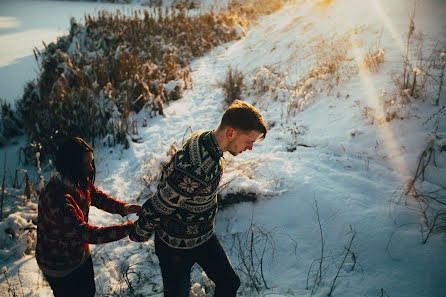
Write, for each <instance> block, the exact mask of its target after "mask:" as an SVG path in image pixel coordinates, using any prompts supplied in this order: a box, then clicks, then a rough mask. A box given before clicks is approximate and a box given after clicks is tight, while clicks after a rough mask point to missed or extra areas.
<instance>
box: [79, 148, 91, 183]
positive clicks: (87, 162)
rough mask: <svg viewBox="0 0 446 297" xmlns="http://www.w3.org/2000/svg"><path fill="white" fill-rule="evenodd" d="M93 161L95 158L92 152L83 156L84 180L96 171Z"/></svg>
mask: <svg viewBox="0 0 446 297" xmlns="http://www.w3.org/2000/svg"><path fill="white" fill-rule="evenodd" d="M93 160H94V157H93V153H92V152H88V153H84V155H83V156H82V165H81V168H82V175H83V177H84V178H88V177H89V176H90V173H92V172H93V171H94V167H93Z"/></svg>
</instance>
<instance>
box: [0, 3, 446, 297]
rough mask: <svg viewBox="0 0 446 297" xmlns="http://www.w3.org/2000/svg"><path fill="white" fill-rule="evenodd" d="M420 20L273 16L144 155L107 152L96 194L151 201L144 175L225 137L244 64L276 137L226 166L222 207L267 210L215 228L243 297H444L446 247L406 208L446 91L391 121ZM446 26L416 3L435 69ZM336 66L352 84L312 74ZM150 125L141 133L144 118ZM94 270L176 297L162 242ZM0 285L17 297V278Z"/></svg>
mask: <svg viewBox="0 0 446 297" xmlns="http://www.w3.org/2000/svg"><path fill="white" fill-rule="evenodd" d="M412 9H413V4H412V3H409V1H403V0H393V1H384V0H381V1H379V0H374V1H368V2H364V1H355V0H332V1H328V0H326V1H296V2H293V3H290V4H289V5H287V6H286V7H285V8H283V9H282V10H280V11H278V12H277V13H275V14H272V15H270V16H265V17H262V18H260V19H259V20H258V23H257V24H255V25H252V26H251V27H250V28H249V32H248V34H247V36H246V37H245V38H243V39H242V40H240V41H237V42H233V43H230V44H226V45H224V46H220V47H218V48H216V49H215V50H213V51H212V52H211V53H210V54H208V55H207V56H205V57H203V58H201V59H199V60H196V61H194V62H193V63H192V65H191V68H192V81H193V82H194V88H193V89H192V90H187V91H185V92H184V98H183V99H181V100H179V101H176V102H173V103H171V104H170V105H169V106H168V107H166V109H165V115H166V116H165V117H157V118H153V119H149V123H148V127H146V128H144V127H139V129H138V131H139V135H138V137H139V138H140V140H139V141H138V142H137V143H136V142H132V143H131V145H130V148H129V149H127V150H122V149H120V148H106V147H101V146H99V147H97V148H96V152H95V157H96V160H97V161H96V167H97V169H98V173H97V186H98V187H99V188H100V189H102V190H104V191H105V192H107V193H110V194H111V195H114V196H115V197H117V198H118V199H121V200H124V201H129V202H130V201H135V199H137V197H138V196H139V194H140V192H141V190H142V189H143V185H142V184H141V182H139V181H140V179H141V177H142V176H144V175H146V174H147V172H153V173H154V174H155V173H156V170H157V168H158V166H159V164H160V163H161V162H163V161H166V160H167V158H168V157H167V155H166V152H167V151H168V150H169V148H170V146H171V145H172V144H173V143H174V142H176V143H177V144H180V143H181V141H182V139H184V137H185V135H186V136H187V135H189V134H190V133H191V131H196V130H200V129H213V128H216V126H217V125H218V122H219V120H220V117H221V114H222V112H223V111H224V108H225V105H224V103H223V92H222V90H221V88H220V87H219V86H218V82H219V81H223V80H224V78H225V75H226V72H227V69H228V66H230V67H231V68H232V69H238V70H239V71H241V72H242V73H243V74H244V77H245V84H246V88H245V92H244V93H243V94H242V96H243V98H242V99H244V100H246V101H248V102H250V103H252V104H254V105H255V106H256V107H257V108H258V109H259V110H260V111H261V112H262V114H263V116H264V118H265V120H266V122H267V123H268V125H269V127H270V130H269V133H268V135H267V137H266V139H265V140H264V141H262V142H260V143H258V144H256V145H255V147H254V149H253V150H252V151H249V152H244V153H243V154H241V155H239V156H237V157H232V156H229V155H227V156H225V160H226V163H227V168H226V172H225V175H224V178H223V181H222V184H225V183H227V182H230V183H229V184H228V186H227V187H225V188H224V189H223V192H222V193H223V194H224V193H232V192H248V193H255V194H256V195H257V197H258V201H257V202H256V203H254V204H253V203H242V204H239V205H235V206H231V207H229V208H225V209H224V210H221V211H220V212H219V214H218V215H217V222H216V230H217V233H218V235H219V236H220V237H221V238H222V240H223V242H224V245H225V247H226V249H227V250H228V252H229V256H230V259H231V261H232V263H233V264H234V266H236V267H237V268H238V269H239V271H240V273H241V276H242V279H243V281H244V282H245V286H244V287H243V288H241V289H240V292H239V295H240V296H250V295H252V296H326V295H327V294H328V293H329V292H330V290H331V289H334V291H333V293H332V296H342V297H350V296H351V297H357V296H408V297H409V296H410V297H443V296H446V284H445V283H444V276H445V275H446V265H445V264H446V253H445V251H446V241H445V237H444V234H440V235H434V236H432V237H431V238H430V239H429V240H428V241H427V243H426V244H423V243H422V239H423V237H424V236H425V234H426V233H425V230H424V229H423V228H424V227H423V226H424V225H423V220H422V216H421V213H420V211H418V205H417V204H416V202H415V201H414V200H412V198H408V197H405V196H404V189H405V186H406V183H407V182H408V180H409V179H410V178H412V177H413V176H414V174H415V170H416V168H417V164H418V163H417V162H418V157H419V156H420V153H421V151H422V150H423V149H424V148H425V147H426V145H427V143H428V142H429V141H432V140H435V141H436V142H437V143H440V144H441V143H444V137H445V133H446V121H445V120H444V116H445V115H444V112H443V114H441V113H440V116H439V117H438V118H434V120H430V119H431V117H432V115H433V114H435V113H436V112H437V111H438V110H439V108H441V107H442V106H444V105H445V103H446V98H445V96H444V95H445V94H444V91H443V93H442V97H441V99H440V103H439V106H435V105H434V101H435V100H434V98H427V99H425V100H418V101H412V103H410V104H407V105H405V106H403V107H401V108H400V109H398V116H397V117H396V118H394V119H393V120H391V121H385V120H383V116H384V113H385V112H386V110H385V109H384V107H383V104H384V101H385V100H386V98H388V97H387V96H386V94H392V93H393V92H394V91H395V85H394V84H393V82H392V77H394V74H393V73H394V72H396V73H398V72H401V69H402V66H403V64H402V62H403V57H404V53H405V38H407V30H408V26H409V23H410V18H409V16H410V14H411V11H412ZM445 19H446V3H444V1H441V0H423V1H421V0H420V1H418V2H417V6H416V15H415V19H414V21H415V26H416V31H422V32H423V33H425V34H426V37H425V43H424V50H425V53H426V55H428V54H429V53H430V52H431V50H432V46H433V44H435V43H436V42H437V41H438V44H439V48H440V49H441V48H443V49H444V47H445V45H446V36H445V34H444V30H445V25H446V23H445ZM374 47H377V48H378V47H379V48H382V49H383V51H384V62H383V63H382V64H380V66H379V69H378V70H377V72H373V73H370V72H369V71H367V70H366V69H364V68H358V66H357V65H358V64H361V62H362V61H363V58H364V56H365V55H366V54H367V53H368V51H369V49H370V48H374ZM335 54H342V55H343V58H342V63H340V64H337V65H341V66H342V68H340V69H338V70H339V72H338V73H340V76H339V78H336V75H335V76H330V73H322V75H324V76H321V73H320V72H319V73H318V72H317V71H315V70H314V67H316V66H317V65H318V63H319V62H324V61H326V59H325V58H330V57H333V56H336V55H335ZM339 59H340V58H339ZM328 60H330V59H328ZM312 69H313V72H312ZM309 73H313V74H314V75H313V76H310V75H309ZM371 114H373V115H371ZM139 117H140V118H139V120H140V123H141V122H142V118H143V117H144V115H139ZM436 119H438V122H435V120H436ZM433 132H435V133H433ZM434 138H435V139H434ZM442 139H443V140H442ZM436 157H437V159H436V161H437V164H436V165H437V167H436V168H434V167H432V168H430V169H429V170H430V171H429V170H428V171H427V173H426V181H425V182H424V183H423V186H424V187H426V188H431V189H436V190H441V189H443V191H444V189H445V187H446V184H445V180H444V172H445V169H446V152H445V151H444V150H443V151H442V150H439V151H438V153H437V156H436ZM143 202H144V201H143V200H141V201H138V203H141V204H142V203H143ZM28 211H29V210H28ZM132 219H134V217H133V218H132ZM119 220H120V218H119V217H118V216H113V215H109V214H105V213H104V212H102V211H99V210H96V209H92V211H91V215H90V221H91V223H93V224H96V225H110V224H113V223H117V222H119ZM319 222H320V223H319ZM17 224H19V223H17ZM12 225H14V224H12ZM421 230H422V231H423V232H421ZM249 232H251V233H249ZM321 233H322V238H323V239H321ZM250 234H253V236H255V238H256V239H257V240H258V244H257V250H258V251H262V248H263V247H264V246H266V250H265V254H264V259H263V272H264V280H265V283H266V285H267V287H268V288H266V287H265V286H264V283H263V282H262V281H261V282H260V283H259V286H260V287H262V289H261V291H260V292H256V290H255V289H253V288H252V289H250V288H248V287H247V286H246V284H248V283H250V281H249V280H250V279H249V277H248V276H247V275H246V274H244V273H243V271H245V272H246V269H247V267H246V266H243V262H242V261H241V260H242V258H243V257H244V256H249V253H248V254H246V253H244V252H243V251H241V250H238V249H237V247H238V244H239V243H240V242H243V238H245V239H246V236H249V235H250ZM238 239H240V240H242V241H237V240H238ZM268 240H270V241H268ZM322 243H323V247H324V250H323V260H322V263H321V262H320V261H319V259H320V258H321V245H322ZM350 243H351V245H350ZM242 247H243V246H242ZM347 248H348V250H347ZM248 250H249V249H248ZM245 252H246V250H245ZM344 256H346V257H345V258H344ZM93 257H94V262H95V272H96V283H97V288H98V296H101V294H105V295H107V294H111V293H110V292H114V293H115V294H116V295H118V296H119V295H123V296H124V293H119V292H120V291H119V290H120V289H121V288H122V292H126V293H127V294H130V293H129V292H130V291H129V289H128V287H127V286H126V282H125V277H124V275H125V273H122V272H125V271H127V272H129V271H130V272H129V273H127V275H128V276H129V278H130V280H131V281H133V290H134V292H135V293H137V294H142V295H143V296H152V294H154V295H153V296H162V293H159V292H160V291H161V289H162V288H161V284H162V282H161V278H160V275H159V273H160V272H159V269H158V266H157V258H156V256H155V255H154V248H153V241H152V240H150V241H148V242H147V243H141V244H139V243H138V244H136V243H132V242H130V240H128V239H124V240H121V241H119V242H115V243H111V244H105V245H101V246H93ZM343 260H344V262H343ZM320 264H321V270H320V272H321V278H320V282H319V286H315V283H316V282H318V280H317V276H316V275H317V273H318V272H319V265H320ZM3 265H5V266H6V267H7V268H8V273H9V274H8V275H10V276H9V278H10V281H11V280H14V279H17V278H18V269H19V268H20V275H21V279H22V282H23V290H24V292H25V296H51V294H50V289H49V288H48V287H45V286H44V287H42V285H41V283H42V282H41V276H39V271H38V268H37V265H36V262H35V259H34V257H33V256H24V257H22V258H20V259H18V260H17V259H16V258H14V257H12V258H9V259H7V260H6V259H5V260H4V263H3ZM129 267H130V268H129ZM256 267H257V266H256ZM128 268H129V269H128ZM259 269H260V268H259ZM259 271H260V270H259ZM138 274H141V275H142V276H143V278H142V279H140V280H139V281H138V280H137V275H138ZM194 276H195V279H194V282H195V281H197V282H200V281H201V279H200V275H199V272H196V273H194ZM255 276H257V277H259V276H260V274H257V275H255ZM336 276H338V277H337V278H336ZM39 278H40V280H39ZM0 280H1V288H2V292H6V291H5V290H3V288H7V286H6V282H5V279H4V278H0ZM259 280H261V278H260V279H259ZM36 283H37V284H38V285H37V286H36ZM333 283H334V285H333ZM197 287H198V285H196V287H195V288H197ZM156 292H158V295H156V294H155V293H156ZM6 294H7V293H6ZM6 296H7V295H6Z"/></svg>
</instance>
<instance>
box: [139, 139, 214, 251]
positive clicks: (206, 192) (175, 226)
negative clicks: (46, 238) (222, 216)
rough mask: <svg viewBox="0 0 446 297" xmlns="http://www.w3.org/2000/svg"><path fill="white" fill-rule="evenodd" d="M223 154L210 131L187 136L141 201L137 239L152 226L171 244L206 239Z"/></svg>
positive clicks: (177, 245)
mask: <svg viewBox="0 0 446 297" xmlns="http://www.w3.org/2000/svg"><path fill="white" fill-rule="evenodd" d="M222 157H223V153H222V151H221V150H220V148H219V147H218V144H217V141H216V140H215V138H214V135H213V133H212V131H204V132H197V133H195V134H194V135H192V136H191V137H190V138H189V139H187V140H186V141H185V142H184V143H183V145H182V146H181V148H180V149H179V150H178V151H177V152H176V154H175V155H174V156H173V157H172V159H171V160H170V162H169V163H168V164H167V165H166V166H165V167H164V169H163V171H162V174H161V178H160V181H159V183H158V188H157V191H156V193H154V194H153V195H152V196H151V197H150V198H149V199H148V200H147V201H146V202H145V203H144V205H143V208H142V211H141V214H140V216H139V219H138V221H136V223H135V231H136V235H137V236H138V239H139V240H144V239H147V238H148V237H150V236H151V234H152V233H153V231H154V230H155V232H156V233H157V235H158V236H159V237H160V239H161V240H162V241H164V242H165V243H166V244H167V245H169V246H170V247H172V248H177V249H191V248H194V247H197V246H199V245H201V244H203V243H205V242H206V241H207V240H208V239H209V238H210V237H211V236H212V234H213V233H214V223H215V215H216V213H217V188H218V185H219V183H220V178H221V175H222V173H223V158H222Z"/></svg>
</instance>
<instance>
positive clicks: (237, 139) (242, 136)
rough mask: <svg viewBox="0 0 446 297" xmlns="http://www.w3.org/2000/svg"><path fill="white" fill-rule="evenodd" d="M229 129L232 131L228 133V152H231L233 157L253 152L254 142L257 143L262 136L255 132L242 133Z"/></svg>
mask: <svg viewBox="0 0 446 297" xmlns="http://www.w3.org/2000/svg"><path fill="white" fill-rule="evenodd" d="M229 129H231V130H230V131H228V133H227V135H228V138H229V141H228V152H230V153H231V154H232V155H233V156H237V155H238V154H240V153H241V152H244V151H246V150H252V146H253V145H254V142H256V141H257V139H259V137H260V135H261V134H262V133H260V132H259V131H255V130H251V131H242V130H237V129H233V128H229Z"/></svg>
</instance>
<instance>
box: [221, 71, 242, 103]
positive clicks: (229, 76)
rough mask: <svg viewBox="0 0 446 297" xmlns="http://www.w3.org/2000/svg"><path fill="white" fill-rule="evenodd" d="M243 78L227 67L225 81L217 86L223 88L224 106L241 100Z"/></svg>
mask: <svg viewBox="0 0 446 297" xmlns="http://www.w3.org/2000/svg"><path fill="white" fill-rule="evenodd" d="M243 78H244V76H243V73H242V72H241V71H238V70H237V69H232V68H231V67H230V66H229V67H228V70H227V72H226V77H225V80H224V81H223V82H221V81H219V82H218V85H219V86H220V87H221V88H223V94H224V101H225V103H226V105H228V106H229V105H231V104H232V103H233V102H234V100H235V99H241V95H242V89H243V87H244V83H243Z"/></svg>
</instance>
